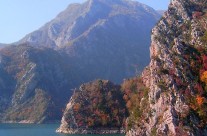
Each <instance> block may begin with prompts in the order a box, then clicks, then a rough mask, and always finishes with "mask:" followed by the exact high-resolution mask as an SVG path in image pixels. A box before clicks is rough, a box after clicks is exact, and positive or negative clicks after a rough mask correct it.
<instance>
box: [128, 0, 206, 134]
mask: <svg viewBox="0 0 207 136" xmlns="http://www.w3.org/2000/svg"><path fill="white" fill-rule="evenodd" d="M206 10H207V3H206V1H205V0H188V1H187V0H172V1H171V4H170V5H169V9H168V10H167V11H166V12H165V14H164V15H163V18H162V19H161V20H160V21H159V22H158V24H157V25H156V26H155V28H154V29H153V30H152V36H151V40H152V43H151V47H150V55H151V62H150V64H149V66H148V67H147V68H146V69H145V71H144V72H143V74H142V78H143V82H144V83H145V85H146V86H147V87H149V89H150V90H149V94H148V96H149V102H148V103H149V107H150V108H149V109H150V111H149V112H148V114H145V115H144V117H146V118H148V119H147V120H144V119H142V121H140V122H136V121H135V122H134V126H133V127H132V128H131V129H130V130H129V131H128V133H127V135H129V136H135V135H207V120H206V118H207V111H206V109H207V105H206V102H207V99H206V98H207V91H206V83H207V82H206V68H207V67H206V46H207V40H206V37H207V13H206ZM142 117H143V116H142Z"/></svg>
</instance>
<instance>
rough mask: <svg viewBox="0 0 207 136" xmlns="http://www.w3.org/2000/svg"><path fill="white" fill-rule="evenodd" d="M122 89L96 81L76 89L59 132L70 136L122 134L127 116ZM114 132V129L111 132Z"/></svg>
mask: <svg viewBox="0 0 207 136" xmlns="http://www.w3.org/2000/svg"><path fill="white" fill-rule="evenodd" d="M125 105H126V104H125V102H124V100H123V93H122V91H121V87H120V86H119V85H114V84H113V83H111V82H110V81H106V80H95V81H93V82H89V83H86V84H83V85H81V86H80V89H75V90H74V94H73V95H72V97H71V99H70V102H69V103H68V104H67V106H66V109H65V111H64V115H63V117H62V121H61V126H60V128H58V129H57V132H61V133H69V134H91V133H97V134H106V133H110V134H111V133H116V134H117V133H123V132H125V131H124V130H123V127H124V124H125V119H126V117H127V116H128V114H127V109H126V106H125ZM112 128H113V129H112Z"/></svg>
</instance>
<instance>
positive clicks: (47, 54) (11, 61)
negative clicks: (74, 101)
mask: <svg viewBox="0 0 207 136" xmlns="http://www.w3.org/2000/svg"><path fill="white" fill-rule="evenodd" d="M65 59H66V60H67V61H69V60H68V59H67V57H65V56H64V55H63V54H60V53H58V52H57V51H54V50H52V49H45V48H34V47H31V46H28V45H19V46H10V47H6V48H3V49H2V50H1V51H0V93H1V96H0V116H1V117H2V118H1V121H2V122H28V123H41V122H47V121H54V120H59V119H60V117H61V110H62V108H63V107H64V105H65V103H66V101H67V99H68V96H70V95H71V93H70V88H69V87H71V88H73V87H75V86H77V85H78V84H80V83H78V81H79V80H78V79H76V77H77V76H75V74H74V73H73V70H72V69H74V68H72V66H70V64H68V63H65ZM69 77H70V78H69ZM72 79H73V80H74V81H73V80H72ZM76 81H77V82H76Z"/></svg>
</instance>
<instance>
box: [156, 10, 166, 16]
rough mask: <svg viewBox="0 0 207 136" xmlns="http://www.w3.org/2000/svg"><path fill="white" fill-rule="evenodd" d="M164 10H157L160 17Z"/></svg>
mask: <svg viewBox="0 0 207 136" xmlns="http://www.w3.org/2000/svg"><path fill="white" fill-rule="evenodd" d="M165 11H166V10H157V12H158V13H159V14H160V15H163V14H164V12H165Z"/></svg>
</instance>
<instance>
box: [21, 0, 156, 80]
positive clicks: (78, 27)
mask: <svg viewBox="0 0 207 136" xmlns="http://www.w3.org/2000/svg"><path fill="white" fill-rule="evenodd" d="M159 17H160V15H159V14H158V13H157V12H156V11H155V10H153V9H152V8H150V7H148V6H146V5H143V4H140V3H138V2H136V1H129V0H116V1H114V0H107V1H106V0H89V1H87V2H85V3H83V4H72V5H70V6H69V7H68V8H67V9H66V10H65V11H63V12H62V13H60V14H59V15H58V16H57V17H56V18H55V19H53V20H52V21H51V22H49V23H47V24H46V25H45V26H43V27H42V28H40V29H39V30H37V31H35V32H33V33H31V34H28V35H27V36H26V37H25V38H23V39H22V40H20V43H23V42H29V43H30V44H32V45H35V46H46V47H51V48H55V49H57V50H60V51H63V52H67V53H68V54H69V56H71V57H72V58H73V59H74V61H75V62H78V63H77V64H78V65H79V69H80V70H79V71H82V70H83V69H85V71H84V74H86V75H88V77H90V79H94V78H101V79H110V80H112V81H114V82H121V81H122V79H123V78H127V77H132V76H134V75H135V73H136V72H137V74H138V73H140V71H142V70H143V68H144V67H145V66H146V65H147V64H148V62H149V44H150V32H151V29H152V27H153V26H154V25H155V23H156V21H157V20H158V19H159ZM84 81H89V80H84Z"/></svg>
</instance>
